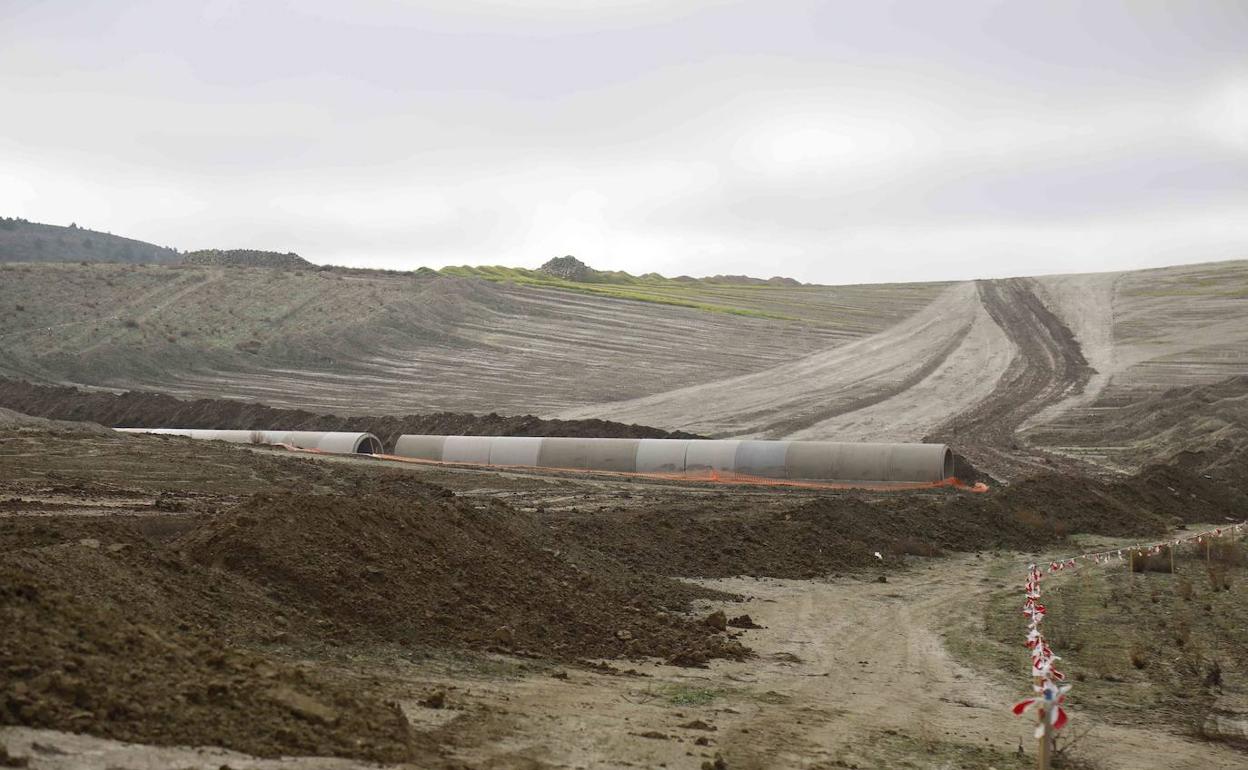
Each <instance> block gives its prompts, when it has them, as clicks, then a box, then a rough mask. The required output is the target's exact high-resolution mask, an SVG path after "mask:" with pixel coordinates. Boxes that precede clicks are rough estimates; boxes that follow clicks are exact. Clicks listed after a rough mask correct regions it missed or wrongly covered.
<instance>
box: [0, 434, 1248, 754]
mask: <svg viewBox="0 0 1248 770" xmlns="http://www.w3.org/2000/svg"><path fill="white" fill-rule="evenodd" d="M174 443H175V442H169V441H164V440H161V439H159V438H155V437H126V436H120V435H117V434H104V435H99V434H91V433H81V434H74V433H34V432H31V431H29V430H23V431H18V432H11V433H7V434H0V498H2V499H5V500H6V505H5V506H4V510H0V585H2V586H4V588H3V589H0V624H3V627H4V628H6V629H10V628H11V629H15V631H14V632H13V633H6V635H5V636H4V637H3V638H2V639H0V722H2V723H6V724H19V725H29V726H40V727H50V728H55V729H60V730H68V731H71V732H86V733H93V734H97V735H103V736H108V737H114V738H119V739H125V740H132V741H140V742H145V743H157V744H190V745H195V744H217V745H224V746H227V747H231V748H235V749H240V750H244V751H248V752H250V753H253V754H258V755H262V756H274V755H278V754H330V755H339V756H347V757H356V758H361V759H372V760H386V761H389V760H406V761H411V762H413V763H416V764H418V765H420V766H430V767H438V766H440V765H443V764H446V763H453V762H455V761H460V760H463V761H467V762H468V764H472V762H471V761H469V760H467V759H465V755H464V754H462V753H459V751H458V750H459V749H460V748H461V747H463V746H465V745H472V743H471V741H472V740H483V741H487V742H488V741H499V740H501V739H500V738H498V737H497V735H495V737H492V738H491V737H474V736H478V733H475V732H474V730H478V729H479V730H481V731H482V732H481V733H480V736H488V735H494V733H490V732H489V731H490V730H493V729H494V728H491V727H489V725H494V724H500V723H502V724H506V723H507V722H506V721H505V720H506V719H508V718H509V717H504V716H500V715H505V714H507V713H509V712H507V711H503V710H501V709H503V708H509V707H507V706H505V705H503V706H502V707H501V708H500V709H499V710H497V711H494V712H490V713H475V714H474V713H468V714H465V715H464V717H465V718H464V719H463V721H462V722H461V721H459V718H458V717H456V722H455V723H454V724H455V725H457V726H455V727H451V726H446V727H444V728H440V729H438V730H423V731H422V730H421V729H416V728H412V727H409V722H411V721H412V720H413V716H412V715H411V714H410V713H409V712H410V708H412V704H413V703H415V702H416V698H415V697H414V696H413V695H412V694H411V693H410V692H408V694H407V695H403V696H400V695H398V694H396V693H397V692H398V691H397V690H396V687H398V685H396V684H395V681H394V680H393V678H392V677H390V676H389V675H387V674H385V673H384V672H385V671H387V670H390V671H393V670H394V666H395V665H396V661H406V662H405V663H404V664H403V665H405V666H406V665H417V664H416V663H415V661H419V660H424V659H426V657H427V656H433V655H437V654H443V652H442V651H446V652H448V653H449V651H454V652H455V654H456V655H469V654H471V655H475V656H487V655H488V656H490V659H491V660H496V659H498V654H500V653H501V654H503V655H504V657H505V659H507V660H512V661H515V660H526V659H527V660H530V661H533V663H534V665H546V666H549V665H550V662H552V661H553V662H559V663H564V664H573V672H574V675H575V674H576V671H577V668H578V666H577V664H578V663H579V662H581V661H584V660H585V659H587V658H589V659H595V660H597V659H602V658H606V659H623V660H628V661H629V663H628V664H627V665H629V666H630V667H637V668H640V669H642V670H643V671H646V672H653V671H654V670H655V666H654V665H653V664H650V663H646V662H644V661H645V660H650V661H655V660H658V661H661V662H670V663H676V664H681V665H685V666H688V665H699V664H703V663H705V662H706V661H708V660H709V659H711V658H715V657H718V658H727V659H729V660H730V661H736V662H732V663H717V664H716V666H715V667H713V668H712V669H711V670H710V671H709V672H703V671H699V672H696V674H693V673H692V672H690V674H689V675H684V674H682V676H685V678H684V679H683V680H678V681H685V682H686V686H688V685H687V683H688V682H689V681H694V682H696V681H700V677H701V676H702V675H703V674H705V675H706V676H714V675H715V674H714V672H715V671H718V670H720V669H721V667H723V666H726V665H727V666H738V665H750V666H753V660H752V659H751V660H745V654H746V651H745V650H744V648H743V647H741V646H740V643H739V642H738V640H737V639H736V637H737V636H739V635H740V634H742V633H744V634H746V636H745V637H744V638H743V639H742V640H741V641H745V642H746V643H751V640H752V639H753V638H754V636H755V635H760V634H763V635H765V634H767V633H769V632H768V631H767V629H766V628H764V629H757V630H747V631H738V630H737V627H740V626H745V625H746V624H745V623H744V621H742V622H740V623H735V622H733V621H729V620H727V619H728V618H732V617H735V616H739V615H741V614H743V613H742V610H743V609H748V611H749V613H750V616H751V617H753V618H759V619H761V622H760V623H757V624H752V625H762V626H765V627H767V628H772V629H777V624H778V623H779V624H782V625H783V623H788V622H789V621H783V618H784V617H787V616H784V615H769V614H768V613H767V609H766V607H761V606H759V604H758V603H757V602H755V603H751V604H750V605H749V606H748V608H747V607H744V606H742V605H736V606H733V605H725V602H726V600H727V599H728V598H729V597H728V596H726V595H724V594H719V593H715V592H711V591H709V590H707V589H705V588H699V587H694V586H690V585H687V584H683V583H679V582H676V581H672V580H670V579H668V578H665V577H660V576H659V575H660V574H662V575H680V576H729V575H738V574H747V575H760V576H779V577H812V576H823V575H827V574H829V573H833V572H836V571H867V572H866V576H867V577H874V576H875V572H876V571H877V570H878V571H879V572H880V573H882V574H887V575H888V579H889V585H888V586H885V587H884V588H890V590H891V586H892V585H893V584H894V583H895V582H898V581H904V580H907V579H912V578H914V576H915V575H916V574H919V573H916V572H914V570H913V569H911V568H908V567H907V560H908V559H909V557H911V556H912V555H922V556H935V555H938V554H940V553H941V552H947V551H950V550H987V549H995V548H1020V549H1033V548H1039V547H1044V546H1046V545H1050V546H1053V547H1059V548H1060V547H1064V546H1063V545H1062V544H1063V542H1064V540H1065V538H1066V536H1067V535H1068V534H1073V533H1076V532H1095V533H1103V534H1115V535H1131V536H1134V535H1140V536H1144V535H1151V534H1152V533H1155V532H1157V533H1159V532H1162V531H1164V530H1165V529H1166V527H1167V525H1170V524H1172V523H1174V522H1175V521H1178V520H1185V521H1187V520H1196V519H1200V520H1205V521H1218V520H1221V519H1223V518H1225V517H1227V516H1233V515H1240V514H1241V512H1242V510H1243V508H1242V502H1243V501H1242V498H1237V497H1236V496H1235V493H1234V492H1231V491H1228V490H1227V489H1226V488H1225V487H1223V486H1222V485H1220V484H1218V483H1217V482H1215V481H1212V480H1208V479H1204V478H1201V477H1200V476H1197V475H1192V474H1190V473H1188V472H1185V471H1183V470H1181V469H1177V468H1172V467H1171V468H1156V469H1151V470H1149V471H1147V472H1146V473H1144V474H1141V475H1140V476H1138V477H1132V478H1126V479H1122V480H1120V481H1118V482H1113V483H1111V482H1097V481H1088V480H1086V479H1079V478H1074V477H1068V476H1062V475H1057V474H1047V475H1041V476H1038V477H1035V478H1032V479H1029V480H1027V481H1025V482H1021V483H1018V484H1015V485H1011V486H1007V487H1001V488H997V489H995V490H994V491H993V492H991V493H989V494H984V495H971V494H966V493H961V492H948V491H940V492H926V493H921V494H913V493H911V494H867V493H863V492H843V493H834V494H828V493H815V492H810V491H801V490H766V489H755V488H735V487H724V488H710V487H696V486H689V485H685V486H680V485H671V484H660V483H654V484H648V483H643V482H637V481H629V480H619V479H604V478H590V477H587V478H582V479H571V478H553V477H551V478H543V477H537V476H512V475H507V474H490V473H484V472H479V471H464V470H456V469H445V468H425V467H423V466H407V465H402V464H391V463H386V462H384V461H379V460H375V459H369V458H342V457H317V458H310V457H300V456H293V455H289V454H287V453H282V452H278V451H270V450H257V449H253V448H245V447H238V446H232V445H217V444H212V443H198V444H194V445H191V444H190V442H182V443H181V444H177V445H174ZM183 444H185V446H184V445H183ZM428 480H435V481H437V482H438V483H437V484H432V483H427V481H428ZM452 482H453V483H454V484H455V485H456V488H457V489H459V490H460V492H459V493H458V494H452V493H450V492H449V491H447V489H445V488H444V487H443V486H441V484H443V483H447V484H450V483H452ZM503 498H505V499H506V500H508V501H509V502H506V503H504V502H502V501H501V499H503ZM875 551H880V552H881V555H882V556H883V557H884V560H883V562H882V563H881V562H880V561H879V560H877V559H876V557H875V556H874V555H873V553H874V552H875ZM988 559H989V555H988V554H985V563H987V561H988ZM921 574H923V575H927V574H928V573H927V572H926V570H924V571H923V573H921ZM745 582H748V581H742V584H743V585H744V584H745ZM853 582H854V583H855V584H859V585H874V583H871V582H870V581H869V580H867V581H862V580H859V579H855V580H854V581H853ZM812 585H824V584H823V583H818V584H812ZM732 590H740V589H737V588H733V589H732ZM743 592H744V591H743ZM694 599H702V600H709V601H708V603H700V604H698V605H696V606H697V609H698V611H697V612H696V613H691V612H688V610H690V609H692V608H693V607H694V606H695V605H692V604H691V601H692V600H694ZM838 601H841V600H839V599H838ZM716 610H718V611H723V612H724V615H723V616H722V617H723V619H724V621H725V622H724V623H723V624H722V625H723V626H724V627H725V628H724V630H719V628H720V625H721V624H720V623H719V622H718V620H719V619H720V617H721V616H719V615H718V614H715V612H714V611H716ZM708 613H711V617H713V618H715V619H716V622H715V623H713V624H708V623H707V622H706V618H707V617H708ZM864 617H865V616H864ZM790 620H791V619H790ZM799 620H800V619H799ZM809 620H810V622H812V623H814V622H815V619H813V618H811V619H809ZM805 622H806V620H800V622H799V623H798V626H799V627H796V628H794V627H789V626H785V628H784V629H783V630H780V629H777V633H779V634H780V636H778V637H777V638H781V639H788V638H790V637H791V635H793V634H798V636H799V637H800V636H801V634H802V633H805V632H803V631H802V628H800V626H802V624H803V623H805ZM790 625H791V623H790ZM816 630H817V627H816V626H812V627H811V628H810V629H806V631H809V632H810V633H815V632H816ZM857 630H859V631H860V630H861V629H857ZM873 633H877V635H878V634H883V633H884V632H883V631H881V630H879V629H877V630H876V631H874V632H873ZM793 638H797V637H793ZM881 638H882V637H881ZM842 641H844V640H842ZM877 641H878V640H877ZM873 644H874V643H873ZM867 646H870V645H867ZM790 651H791V652H793V653H794V654H796V655H797V657H798V658H800V659H802V660H806V659H807V658H808V654H809V652H808V650H806V649H805V648H801V649H796V648H795V649H793V650H790ZM856 654H859V656H860V657H861V654H860V653H856ZM361 658H362V659H364V660H367V661H377V664H376V668H370V667H369V666H371V665H372V664H371V663H370V664H368V665H364V664H360V663H355V662H354V661H356V660H357V659H361ZM534 659H536V660H534ZM743 660H744V662H741V661H743ZM854 660H857V658H855V659H854ZM513 665H514V664H513ZM617 665H618V664H617ZM758 665H759V666H760V668H759V670H764V669H765V668H766V666H768V665H770V664H767V663H766V662H760V663H759V664H758ZM793 665H796V664H793ZM821 665H830V664H821ZM387 667H389V669H387ZM580 670H581V671H587V670H588V669H585V668H581V669H580ZM669 670H670V669H669ZM729 670H733V669H729ZM652 675H653V674H652ZM809 675H810V676H816V675H818V674H817V673H811V674H809ZM662 676H669V677H674V676H675V675H674V674H670V673H669V674H663V675H662ZM539 678H542V677H540V676H539ZM544 678H545V679H550V680H551V681H552V682H556V683H561V682H562V681H563V680H561V679H554V678H552V677H548V676H547V677H544ZM479 681H483V680H473V682H472V687H471V689H473V690H474V691H475V690H476V689H477V687H478V684H479ZM490 681H491V682H494V680H490ZM643 681H644V680H643ZM742 681H745V680H742ZM811 681H812V682H813V681H815V680H811ZM459 684H460V685H464V684H466V683H464V682H463V681H462V680H459ZM448 685H449V689H448ZM455 686H456V681H454V680H452V681H450V682H447V683H446V684H444V685H439V687H437V688H432V689H421V690H420V692H419V698H420V699H425V698H427V696H429V694H430V693H431V692H433V691H434V689H441V690H445V691H446V693H447V703H449V704H450V705H449V706H447V709H442V710H439V712H442V711H446V710H448V709H449V710H451V711H454V710H455V709H456V708H460V707H461V704H463V703H464V702H465V700H466V699H467V698H468V695H467V692H466V690H467V689H468V687H466V686H463V687H461V689H455ZM491 686H495V684H491ZM552 686H556V687H558V686H566V685H563V684H555V685H552ZM820 686H824V685H820ZM644 689H645V687H641V688H640V690H644ZM405 692H407V691H405ZM580 692H581V691H580V690H569V691H568V693H569V694H567V695H565V696H561V697H563V698H565V699H571V698H575V699H578V701H577V702H579V699H581V698H584V697H586V696H584V695H582V694H576V693H580ZM660 692H664V691H662V690H660ZM612 697H615V696H612ZM629 697H634V696H632V695H630V696H629ZM640 697H642V698H645V697H653V695H650V696H646V695H642V696H640ZM665 697H666V696H665ZM672 697H675V696H672ZM760 697H770V696H769V695H767V694H766V693H765V692H762V691H761V690H760ZM396 699H399V700H404V699H406V700H404V703H405V704H406V706H405V713H406V714H407V717H406V719H404V718H401V717H400V716H399V715H398V712H397V711H396V709H395V707H394V706H393V705H392V703H391V702H392V701H394V700H396ZM616 699H617V700H618V698H616ZM415 708H417V709H420V708H421V707H419V706H416V707H415ZM425 710H429V709H428V708H427V707H426V708H425ZM738 710H740V709H738ZM512 713H514V712H512ZM690 718H691V716H685V717H682V718H681V719H680V722H679V724H686V723H688V722H689V720H690ZM498 720H503V722H499V721H498ZM416 724H420V723H419V720H417V721H416ZM656 729H657V728H656ZM767 729H769V730H771V729H772V728H767ZM775 729H777V730H778V729H779V728H778V727H776V728H775ZM621 730H623V728H621ZM624 732H626V731H624ZM734 750H744V749H741V748H734ZM443 752H456V753H455V756H454V758H453V759H447V758H446V757H445V756H443Z"/></svg>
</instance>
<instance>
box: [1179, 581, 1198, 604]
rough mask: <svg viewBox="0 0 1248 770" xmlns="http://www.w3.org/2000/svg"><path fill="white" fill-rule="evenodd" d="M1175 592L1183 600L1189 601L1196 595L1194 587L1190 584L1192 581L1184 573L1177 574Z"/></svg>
mask: <svg viewBox="0 0 1248 770" xmlns="http://www.w3.org/2000/svg"><path fill="white" fill-rule="evenodd" d="M1174 590H1175V592H1176V593H1178V595H1179V598H1180V599H1182V600H1183V601H1185V602H1190V601H1191V600H1192V597H1194V596H1195V595H1196V587H1195V586H1194V585H1192V581H1191V580H1190V579H1189V578H1188V577H1187V576H1186V575H1180V576H1179V582H1178V585H1176V586H1175V589H1174Z"/></svg>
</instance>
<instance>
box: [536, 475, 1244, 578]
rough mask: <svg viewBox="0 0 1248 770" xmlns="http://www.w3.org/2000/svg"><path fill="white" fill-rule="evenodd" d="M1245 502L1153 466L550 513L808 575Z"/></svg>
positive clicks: (1014, 545) (673, 553)
mask: <svg viewBox="0 0 1248 770" xmlns="http://www.w3.org/2000/svg"><path fill="white" fill-rule="evenodd" d="M1246 503H1248V501H1245V498H1244V497H1243V496H1242V495H1240V494H1239V493H1238V492H1237V491H1235V490H1233V489H1230V488H1227V487H1226V486H1224V485H1222V484H1220V483H1218V482H1217V481H1213V480H1210V479H1206V478H1203V477H1201V476H1199V475H1196V474H1192V473H1190V472H1187V471H1184V470H1182V469H1180V468H1177V467H1173V466H1158V467H1152V468H1148V469H1145V470H1144V471H1143V472H1141V473H1140V474H1139V475H1136V476H1131V477H1126V478H1123V479H1120V480H1117V481H1111V482H1106V481H1097V480H1095V479H1089V478H1086V477H1079V476H1076V477H1070V476H1065V475H1060V474H1045V475H1042V476H1037V477H1033V478H1030V479H1026V480H1024V481H1022V482H1019V483H1018V484H1014V485H1011V486H1008V487H1003V488H998V489H996V490H994V491H993V492H990V493H988V494H984V495H968V494H964V493H949V494H927V495H922V496H920V495H913V494H890V495H878V494H877V495H866V494H862V493H849V494H841V495H824V496H819V497H814V498H810V499H808V500H806V501H802V502H798V501H795V502H794V503H793V504H792V505H789V506H783V507H771V508H761V507H759V506H758V505H757V504H755V503H754V502H752V501H748V500H741V501H737V502H732V501H725V503H724V504H723V505H722V507H719V508H718V509H717V508H715V507H708V506H706V505H705V504H704V503H702V504H699V503H691V504H688V505H668V506H665V507H662V508H655V509H650V510H642V511H617V512H610V513H600V514H598V515H596V516H592V517H587V516H579V515H567V514H562V513H561V514H550V515H548V516H547V520H548V525H549V526H550V527H551V528H552V529H553V530H555V531H557V532H559V533H560V534H561V536H562V537H565V538H567V539H568V540H570V541H574V542H577V543H581V544H582V545H585V546H586V547H590V548H593V549H596V550H599V551H602V552H604V553H608V554H611V555H612V556H613V557H614V558H617V559H619V560H620V561H622V562H624V563H627V564H630V565H633V566H635V567H637V568H640V569H646V570H653V571H655V572H659V573H663V574H670V575H682V576H698V577H730V576H734V575H755V576H771V577H783V578H807V577H817V576H820V575H826V574H829V573H831V572H835V571H838V570H847V569H861V568H865V567H871V566H881V567H883V566H886V565H892V564H894V563H896V562H898V561H904V557H905V556H906V555H920V556H931V555H936V554H939V553H941V552H944V551H980V550H987V549H998V548H1000V549H1010V550H1030V549H1034V548H1039V547H1045V546H1052V545H1054V544H1057V543H1060V542H1062V541H1063V540H1064V539H1065V538H1066V537H1067V536H1068V535H1072V534H1076V533H1092V534H1100V535H1109V536H1122V537H1128V536H1135V535H1140V536H1144V535H1158V534H1161V533H1163V532H1165V531H1166V530H1167V528H1168V527H1170V526H1172V525H1173V524H1175V523H1179V522H1192V521H1223V520H1227V519H1234V520H1237V521H1238V520H1241V519H1242V518H1243V517H1244V510H1245V504H1246ZM877 551H878V552H880V554H881V556H883V557H884V560H883V563H882V562H881V559H880V558H878V557H876V556H875V553H876V552H877Z"/></svg>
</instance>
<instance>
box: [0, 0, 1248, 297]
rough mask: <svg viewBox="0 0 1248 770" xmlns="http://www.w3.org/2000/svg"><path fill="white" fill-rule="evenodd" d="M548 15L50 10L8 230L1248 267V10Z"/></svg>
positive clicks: (10, 154)
mask: <svg viewBox="0 0 1248 770" xmlns="http://www.w3.org/2000/svg"><path fill="white" fill-rule="evenodd" d="M519 7H520V6H512V5H511V4H508V3H504V2H502V0H497V1H496V0H482V1H481V2H475V3H448V2H410V3H409V2H398V1H397V0H395V1H393V2H391V1H389V0H370V2H365V3H361V4H356V3H351V4H344V3H330V2H319V0H318V2H314V3H299V4H297V5H295V4H286V3H275V2H270V3H265V2H260V3H231V2H210V3H205V4H203V5H202V6H198V7H194V6H185V5H184V4H179V3H159V2H145V0H136V2H135V3H133V4H129V5H127V7H126V10H125V11H124V12H119V11H116V10H114V7H113V6H112V5H111V4H99V5H87V6H81V7H79V6H77V5H71V4H62V3H59V2H57V1H56V0H49V2H41V3H34V2H26V1H25V0H22V2H18V3H17V6H16V8H17V10H15V11H14V12H12V13H11V14H10V15H9V16H8V17H7V18H6V19H5V21H6V23H5V24H0V97H2V98H3V104H4V108H5V118H6V124H5V131H4V134H3V136H0V169H2V171H0V214H5V215H13V214H18V215H22V216H26V217H28V218H31V219H36V220H42V221H52V222H62V223H65V222H69V221H71V220H76V221H78V222H79V223H80V224H83V225H87V226H95V227H99V228H102V229H109V230H112V231H114V232H119V233H124V234H129V235H133V236H134V237H139V238H145V239H149V240H154V241H156V242H159V243H168V244H171V245H176V246H180V247H183V248H197V247H206V246H252V247H257V248H269V249H276V250H281V251H287V250H294V251H298V252H300V253H301V254H303V255H304V256H306V257H308V258H310V259H312V260H314V261H319V262H327V261H328V262H340V263H350V264H373V265H377V266H385V267H415V266H417V265H420V264H429V265H440V264H459V263H465V262H476V263H482V262H484V263H511V264H524V265H536V264H539V263H540V262H541V261H543V260H545V259H546V258H548V257H550V256H554V255H559V254H564V253H574V254H577V255H578V256H581V257H583V258H585V259H586V260H587V261H590V262H591V263H593V264H596V265H599V266H601V267H604V268H612V269H627V270H630V271H633V272H645V271H648V270H660V271H662V272H666V273H669V274H677V273H691V274H707V273H719V272H746V273H766V274H774V273H791V274H793V275H795V276H796V277H800V278H803V279H805V280H824V281H836V280H870V279H871V278H872V277H876V278H880V279H889V280H895V279H898V278H899V277H902V276H911V277H914V278H916V279H917V278H920V277H921V278H938V277H950V278H953V277H972V276H976V275H1001V274H1010V273H1020V272H1027V271H1048V267H1049V266H1052V265H1057V264H1060V265H1061V267H1060V268H1058V269H1062V270H1067V269H1075V267H1076V266H1078V265H1082V266H1083V267H1086V268H1087V269H1095V268H1097V267H1109V266H1113V267H1127V266H1130V265H1131V264H1141V265H1142V264H1156V262H1155V260H1157V259H1163V258H1164V259H1170V260H1176V261H1198V260H1203V259H1209V258H1215V257H1221V256H1241V255H1245V253H1246V252H1248V249H1245V248H1244V247H1245V246H1248V235H1246V234H1245V232H1244V227H1243V226H1242V223H1243V217H1244V212H1245V211H1248V200H1246V199H1245V193H1244V187H1243V179H1244V178H1245V175H1248V153H1245V150H1246V149H1248V85H1245V84H1246V83H1248V80H1245V78H1244V77H1243V76H1242V75H1239V76H1237V77H1235V78H1231V79H1228V78H1227V73H1228V72H1236V73H1242V72H1244V71H1245V67H1246V66H1248V54H1245V53H1244V51H1243V46H1242V45H1238V46H1237V45H1236V44H1235V43H1236V41H1237V40H1240V41H1242V39H1245V38H1248V11H1246V10H1244V7H1243V6H1242V4H1241V5H1236V4H1219V3H1215V2H1207V3H1202V2H1193V3H1191V4H1190V5H1186V6H1185V10H1184V11H1183V12H1182V13H1180V12H1177V11H1176V12H1174V13H1165V14H1158V13H1153V12H1151V11H1149V12H1143V11H1140V12H1133V13H1129V14H1128V16H1129V18H1124V17H1122V16H1121V14H1122V11H1121V9H1118V10H1115V9H1111V8H1109V6H1108V5H1107V4H1106V5H1093V6H1089V7H1085V8H1082V9H1075V8H1074V7H1073V6H1072V7H1071V8H1065V7H1063V8H1060V9H1059V8H1046V9H1038V8H1033V7H1029V8H1023V7H1022V6H1019V7H1017V8H1007V7H1005V6H995V5H994V6H993V7H992V8H991V9H987V8H984V7H980V6H979V5H977V4H966V5H965V6H963V5H957V4H953V5H950V6H945V7H944V8H943V9H942V10H941V11H940V12H939V13H938V12H936V11H934V10H932V8H931V6H927V5H923V4H916V5H914V6H911V7H910V9H909V13H908V14H906V15H898V14H897V13H895V12H892V11H888V12H886V9H884V7H883V5H882V4H881V5H880V6H876V5H872V4H861V3H833V4H831V5H828V4H821V3H813V2H806V1H805V0H794V1H793V2H782V3H719V2H713V1H711V0H707V1H706V2H702V1H700V0H693V1H692V2H688V3H680V4H676V5H673V4H669V3H663V2H658V0H644V1H643V2H630V1H629V0H611V2H609V3H607V4H606V5H602V4H598V5H593V6H590V5H588V4H580V3H572V2H566V1H565V0H541V2H539V3H537V4H535V5H525V6H523V12H521V11H517V10H516V8H519ZM590 8H592V10H587V9H590ZM71 11H72V12H71ZM100 30H106V31H107V32H108V34H100ZM1060 30H1066V31H1067V32H1066V33H1064V36H1063V37H1062V46H1061V51H1060V52H1058V51H1056V50H1054V48H1053V39H1054V38H1053V35H1054V33H1055V31H1060ZM1070 30H1086V31H1087V34H1075V33H1074V32H1070ZM1094 32H1095V34H1093V33H1094Z"/></svg>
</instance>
